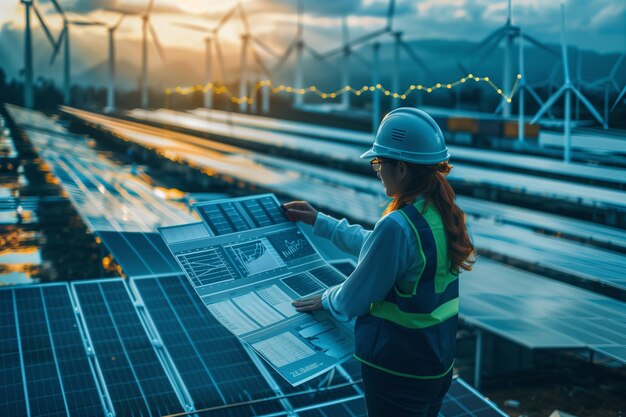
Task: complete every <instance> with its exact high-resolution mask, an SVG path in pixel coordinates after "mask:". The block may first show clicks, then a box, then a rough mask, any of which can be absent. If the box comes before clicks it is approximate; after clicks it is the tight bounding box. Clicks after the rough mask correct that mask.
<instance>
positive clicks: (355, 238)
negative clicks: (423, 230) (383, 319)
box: [313, 211, 422, 321]
mask: <svg viewBox="0 0 626 417" xmlns="http://www.w3.org/2000/svg"><path fill="white" fill-rule="evenodd" d="M313 233H314V234H315V235H317V236H320V237H323V238H326V239H329V240H330V241H331V242H333V243H334V244H335V245H336V246H337V247H338V248H339V249H341V250H343V251H344V252H347V253H349V254H352V255H358V257H359V259H358V262H357V265H356V269H355V270H354V272H352V274H351V275H350V276H349V277H348V279H347V280H346V281H345V282H344V283H343V284H341V285H337V286H335V287H332V288H329V289H327V290H326V291H325V292H324V294H323V295H322V305H323V307H324V309H326V310H329V311H330V312H331V313H332V315H333V316H334V317H335V318H336V319H337V320H340V321H349V320H351V319H353V318H355V317H358V316H362V315H364V314H367V313H369V311H370V305H371V304H372V303H373V302H376V301H382V300H383V299H384V298H385V296H386V295H387V293H389V291H390V290H391V289H392V288H393V284H394V283H395V282H396V281H398V280H409V281H415V280H416V279H417V278H418V273H419V271H421V269H422V268H421V262H422V260H421V258H420V257H419V256H417V254H418V247H417V245H418V242H417V238H416V237H415V233H413V231H412V230H411V226H410V225H409V223H408V222H407V220H406V219H405V218H404V216H402V214H400V213H399V212H397V211H394V212H391V213H389V214H387V215H386V216H384V217H382V218H381V219H380V220H379V221H378V222H377V223H376V225H375V226H374V230H365V229H364V228H363V227H362V226H359V225H351V224H349V223H348V221H347V220H346V219H343V220H337V219H334V218H332V217H330V216H327V215H325V214H322V213H319V214H318V216H317V219H316V221H315V224H314V226H313Z"/></svg>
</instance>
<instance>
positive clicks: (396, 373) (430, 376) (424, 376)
mask: <svg viewBox="0 0 626 417" xmlns="http://www.w3.org/2000/svg"><path fill="white" fill-rule="evenodd" d="M353 356H354V359H356V360H358V361H359V362H363V363H364V364H366V365H367V366H371V367H372V368H376V369H378V370H379V371H383V372H387V373H390V374H392V375H397V376H404V377H407V378H413V379H439V378H443V377H444V376H446V375H448V373H449V372H450V371H451V370H452V368H454V361H452V365H450V367H449V368H448V370H447V371H445V372H444V373H441V374H439V375H412V374H405V373H404V372H397V371H392V370H391V369H387V368H383V367H382V366H378V365H374V364H373V363H371V362H368V361H366V360H365V359H361V358H359V357H358V356H357V354H356V353H355V354H354V355H353Z"/></svg>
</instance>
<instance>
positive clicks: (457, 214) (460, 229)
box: [383, 162, 475, 274]
mask: <svg viewBox="0 0 626 417" xmlns="http://www.w3.org/2000/svg"><path fill="white" fill-rule="evenodd" d="M405 163H406V162H405ZM406 164H407V165H408V167H409V171H410V172H411V174H413V177H412V178H411V180H410V182H409V184H408V186H407V187H406V190H404V192H402V193H401V194H400V195H397V196H395V197H394V198H393V200H392V201H391V203H389V205H388V206H387V208H386V209H385V211H384V213H383V214H387V213H390V212H392V211H395V210H398V209H400V208H402V207H404V206H406V205H408V204H412V202H413V201H415V199H416V198H417V197H418V196H420V195H422V196H423V197H424V208H423V211H425V210H426V208H427V207H428V206H429V205H430V204H433V205H434V207H435V209H436V210H437V212H438V213H439V215H440V216H441V219H442V221H443V225H444V227H445V229H446V234H447V237H448V255H449V256H450V270H451V272H452V273H454V274H458V273H459V272H460V270H461V269H463V270H465V271H471V270H472V265H473V264H474V262H475V258H474V245H473V244H472V242H471V240H470V238H469V234H468V233H467V226H466V224H465V213H463V211H462V210H461V209H460V208H459V206H457V205H456V203H455V201H454V198H455V193H454V190H453V189H452V187H451V186H450V183H449V182H448V180H446V178H445V176H446V175H448V173H449V172H450V170H451V169H452V165H450V164H449V163H447V162H441V163H438V164H436V165H418V164H411V163H406Z"/></svg>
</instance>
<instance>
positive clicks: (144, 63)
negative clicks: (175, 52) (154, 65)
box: [105, 0, 165, 109]
mask: <svg viewBox="0 0 626 417" xmlns="http://www.w3.org/2000/svg"><path fill="white" fill-rule="evenodd" d="M153 6H154V0H148V6H147V7H146V10H145V11H144V12H143V13H141V12H135V11H130V10H124V9H118V8H114V7H106V8H105V10H109V11H112V12H116V13H120V14H122V15H124V16H140V17H141V79H140V85H139V88H140V91H141V108H143V109H147V108H148V104H149V100H148V32H150V36H151V37H152V41H153V42H154V46H155V47H156V49H157V52H158V53H159V56H160V57H161V60H165V53H164V52H163V48H162V47H161V43H160V42H159V38H158V36H157V33H156V30H154V26H152V23H151V22H150V13H152V7H153Z"/></svg>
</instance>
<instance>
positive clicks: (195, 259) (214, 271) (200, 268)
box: [176, 248, 236, 286]
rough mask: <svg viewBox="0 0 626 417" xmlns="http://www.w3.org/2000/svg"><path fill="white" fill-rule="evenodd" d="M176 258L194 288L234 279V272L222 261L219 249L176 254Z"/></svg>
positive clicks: (222, 257)
mask: <svg viewBox="0 0 626 417" xmlns="http://www.w3.org/2000/svg"><path fill="white" fill-rule="evenodd" d="M176 257H177V258H178V261H179V262H180V264H181V266H182V267H183V269H184V270H185V273H186V274H187V276H188V277H189V278H191V280H192V281H193V282H194V284H195V285H196V286H201V285H209V284H215V283H218V282H224V281H232V280H234V279H235V278H236V274H235V272H234V271H233V270H232V268H231V267H229V266H228V265H227V264H226V262H225V261H224V255H223V253H222V251H221V249H220V248H207V249H206V250H202V251H198V252H192V253H184V254H178V255H177V256H176Z"/></svg>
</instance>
